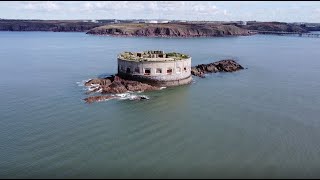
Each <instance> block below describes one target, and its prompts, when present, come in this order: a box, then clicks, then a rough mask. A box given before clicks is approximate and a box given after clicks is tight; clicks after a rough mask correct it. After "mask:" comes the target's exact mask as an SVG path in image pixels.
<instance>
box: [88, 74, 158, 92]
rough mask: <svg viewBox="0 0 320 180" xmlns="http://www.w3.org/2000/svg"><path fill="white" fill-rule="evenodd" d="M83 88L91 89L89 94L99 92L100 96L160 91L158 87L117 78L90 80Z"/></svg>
mask: <svg viewBox="0 0 320 180" xmlns="http://www.w3.org/2000/svg"><path fill="white" fill-rule="evenodd" d="M85 86H89V87H91V89H90V92H97V91H100V92H101V93H102V94H118V93H125V92H128V91H134V92H135V91H140V92H144V91H151V90H159V89H160V87H156V86H151V85H149V84H146V83H141V82H138V81H131V80H125V79H122V78H120V77H118V76H111V77H107V78H97V79H92V80H89V81H88V82H86V83H85ZM90 92H89V93H90Z"/></svg>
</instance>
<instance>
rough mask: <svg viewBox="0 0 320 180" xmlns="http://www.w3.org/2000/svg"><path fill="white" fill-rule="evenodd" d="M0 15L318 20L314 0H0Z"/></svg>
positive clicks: (319, 8)
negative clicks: (11, 0) (12, 0)
mask: <svg viewBox="0 0 320 180" xmlns="http://www.w3.org/2000/svg"><path fill="white" fill-rule="evenodd" d="M0 18H2V19H52V20H66V19H70V20H72V19H86V20H87V19H88V20H91V19H168V20H205V21H239V20H241V21H249V20H256V21H281V22H318V23H320V2H318V1H291V2H290V1H120V2H118V1H14V2H10V1H1V2H0Z"/></svg>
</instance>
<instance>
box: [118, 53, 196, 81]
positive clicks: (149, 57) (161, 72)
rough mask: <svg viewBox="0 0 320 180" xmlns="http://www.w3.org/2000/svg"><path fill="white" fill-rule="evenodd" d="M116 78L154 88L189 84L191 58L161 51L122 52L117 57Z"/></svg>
mask: <svg viewBox="0 0 320 180" xmlns="http://www.w3.org/2000/svg"><path fill="white" fill-rule="evenodd" d="M118 76H119V77H122V78H124V79H129V80H135V81H140V82H144V83H148V84H151V85H154V86H179V85H184V84H189V83H191V81H192V76H191V57H190V56H188V55H186V54H181V53H176V52H172V53H165V52H163V51H144V52H123V53H121V54H119V55H118Z"/></svg>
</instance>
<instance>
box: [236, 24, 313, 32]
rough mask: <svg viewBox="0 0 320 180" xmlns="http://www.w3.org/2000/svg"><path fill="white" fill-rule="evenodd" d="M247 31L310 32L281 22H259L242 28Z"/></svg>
mask: <svg viewBox="0 0 320 180" xmlns="http://www.w3.org/2000/svg"><path fill="white" fill-rule="evenodd" d="M242 27H243V28H245V29H249V30H258V31H284V32H301V33H306V32H308V30H307V29H306V28H303V27H301V26H299V25H294V24H287V23H281V22H257V23H253V24H249V25H246V26H242Z"/></svg>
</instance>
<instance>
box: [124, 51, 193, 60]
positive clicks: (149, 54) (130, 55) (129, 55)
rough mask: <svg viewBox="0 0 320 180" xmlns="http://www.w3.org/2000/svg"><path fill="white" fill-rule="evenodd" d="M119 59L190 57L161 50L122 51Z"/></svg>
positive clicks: (180, 58)
mask: <svg viewBox="0 0 320 180" xmlns="http://www.w3.org/2000/svg"><path fill="white" fill-rule="evenodd" d="M119 58H120V59H124V60H130V61H175V60H183V59H187V58H190V56H188V55H186V54H182V53H177V52H169V53H164V52H163V51H144V52H127V51H126V52H123V53H121V54H119Z"/></svg>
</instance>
